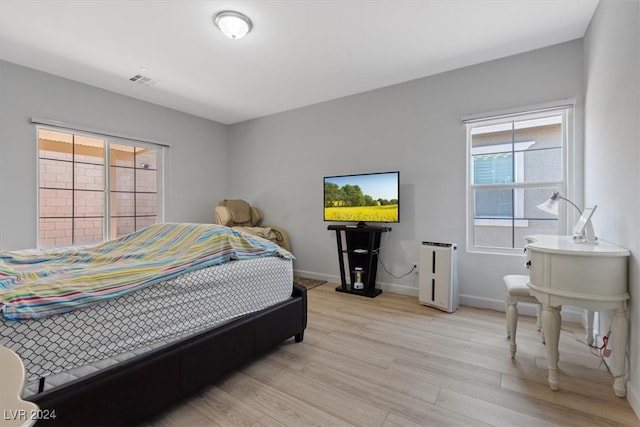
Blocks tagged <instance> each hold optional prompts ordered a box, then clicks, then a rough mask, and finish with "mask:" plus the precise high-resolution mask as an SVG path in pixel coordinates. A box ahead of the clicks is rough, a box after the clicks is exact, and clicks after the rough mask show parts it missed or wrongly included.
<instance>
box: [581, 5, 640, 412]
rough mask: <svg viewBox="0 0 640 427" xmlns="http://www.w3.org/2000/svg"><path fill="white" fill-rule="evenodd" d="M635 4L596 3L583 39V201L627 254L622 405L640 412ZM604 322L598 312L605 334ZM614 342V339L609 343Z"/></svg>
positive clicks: (639, 102) (639, 44)
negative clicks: (627, 333)
mask: <svg viewBox="0 0 640 427" xmlns="http://www.w3.org/2000/svg"><path fill="white" fill-rule="evenodd" d="M639 28H640V2H637V1H630V0H626V1H611V0H602V1H601V2H600V4H599V6H598V9H597V10H596V13H595V15H594V18H593V20H592V22H591V25H590V27H589V30H588V32H587V35H586V36H585V72H586V79H585V80H586V101H585V170H586V171H588V173H587V174H586V176H585V201H586V204H587V205H595V204H597V205H598V210H597V211H596V213H595V215H594V219H593V225H594V228H595V231H596V234H597V235H598V236H599V237H600V238H602V239H604V240H608V241H610V242H614V243H616V244H618V245H620V246H623V247H625V248H627V249H629V250H630V251H631V253H632V255H631V257H630V258H629V293H630V294H631V301H630V303H629V304H628V309H629V318H630V319H631V328H630V331H631V333H630V343H629V365H630V369H629V378H630V382H629V385H628V387H627V388H628V392H629V394H628V400H629V402H631V405H632V406H633V408H634V410H635V412H636V414H640V333H639V331H640V260H639V259H638V254H640V214H639V213H640V173H638V165H640V32H639V31H640V30H639ZM609 325H610V316H609V315H607V314H606V313H603V316H602V319H601V320H600V325H599V328H600V331H601V332H602V333H603V334H606V331H607V330H608V328H609ZM614 339H615V337H614Z"/></svg>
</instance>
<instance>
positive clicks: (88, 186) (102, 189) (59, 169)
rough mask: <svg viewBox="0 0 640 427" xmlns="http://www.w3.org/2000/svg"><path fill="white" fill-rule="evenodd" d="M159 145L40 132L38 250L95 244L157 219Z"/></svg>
mask: <svg viewBox="0 0 640 427" xmlns="http://www.w3.org/2000/svg"><path fill="white" fill-rule="evenodd" d="M161 164H162V146H159V145H153V144H149V143H142V142H139V141H129V140H123V139H117V138H111V137H105V136H102V135H95V134H89V133H79V132H75V131H67V130H60V129H48V128H43V127H39V128H38V165H39V167H38V206H39V212H38V246H39V247H56V246H69V245H76V244H91V243H99V242H102V241H104V240H106V239H113V238H116V237H119V236H122V235H125V234H128V233H131V232H133V231H136V230H139V229H141V228H143V227H146V226H147V225H151V224H154V223H156V222H158V221H161V220H162V218H161V212H162V209H161V201H162V197H161V195H162V186H161V183H162V170H161V168H160V165H161Z"/></svg>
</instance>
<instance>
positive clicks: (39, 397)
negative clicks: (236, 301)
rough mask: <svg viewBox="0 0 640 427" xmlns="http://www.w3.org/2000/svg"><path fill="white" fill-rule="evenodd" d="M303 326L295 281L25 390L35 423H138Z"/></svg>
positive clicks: (300, 291)
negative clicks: (60, 381) (160, 341)
mask: <svg viewBox="0 0 640 427" xmlns="http://www.w3.org/2000/svg"><path fill="white" fill-rule="evenodd" d="M306 326H307V290H306V288H304V287H302V286H298V285H295V284H294V285H293V294H292V298H291V299H289V300H287V301H285V302H282V303H279V304H276V305H274V306H272V307H268V308H266V309H264V310H261V311H258V312H256V313H251V314H248V315H245V316H242V317H240V318H238V319H235V320H233V321H231V322H229V323H225V324H224V325H222V326H218V327H215V328H212V329H209V330H207V331H204V332H202V333H199V334H198V335H194V336H192V337H188V338H185V339H183V340H180V341H177V342H174V343H171V344H168V345H166V346H164V347H162V348H159V349H157V350H154V351H152V352H149V353H146V354H143V355H140V356H136V357H134V358H131V359H128V360H126V361H124V362H123V363H119V364H117V365H114V366H112V367H110V368H107V369H104V370H102V371H100V372H97V373H95V374H92V375H89V376H86V377H83V378H80V379H78V380H75V381H72V382H70V383H67V384H65V385H63V386H60V387H56V388H55V389H51V390H48V391H45V392H42V393H40V394H36V395H34V396H31V397H29V398H28V400H31V401H32V402H34V403H36V404H37V405H38V406H39V407H40V413H39V415H40V416H41V418H40V419H39V420H38V422H37V423H36V426H41V425H42V426H44V425H64V426H72V425H81V426H89V425H103V426H106V425H108V426H123V425H139V424H141V423H143V422H144V421H148V420H150V419H151V418H152V417H153V416H155V415H157V414H159V413H160V412H162V411H164V410H166V409H168V408H170V407H171V406H173V405H175V404H176V403H178V402H180V401H181V400H182V399H184V398H186V397H188V396H190V395H192V394H194V393H195V392H197V391H198V390H200V389H202V388H203V387H205V386H206V385H207V384H211V383H213V382H215V381H216V380H218V379H219V378H220V377H222V376H223V375H224V374H226V373H228V372H230V371H232V370H234V369H237V368H239V367H241V366H242V365H244V364H246V363H248V362H249V361H251V360H252V359H254V358H256V357H258V356H260V355H263V354H265V353H266V352H267V351H269V350H270V349H272V348H273V347H274V346H276V345H277V344H279V343H281V342H282V341H284V340H287V339H289V338H291V337H292V336H295V341H296V342H300V341H302V339H303V338H304V330H305V328H306ZM54 412H55V418H53V417H52V416H53V415H54Z"/></svg>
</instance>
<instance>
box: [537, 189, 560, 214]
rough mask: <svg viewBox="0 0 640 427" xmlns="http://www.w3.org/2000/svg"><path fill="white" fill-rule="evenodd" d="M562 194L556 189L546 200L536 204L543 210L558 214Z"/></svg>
mask: <svg viewBox="0 0 640 427" xmlns="http://www.w3.org/2000/svg"><path fill="white" fill-rule="evenodd" d="M559 196H560V194H559V193H558V192H557V191H556V192H555V193H553V194H552V195H551V197H549V198H548V199H547V200H545V201H544V202H542V203H540V204H539V205H538V206H536V207H537V208H538V209H540V210H541V211H543V212H546V213H548V214H551V215H555V216H558V200H559V199H560V197H559Z"/></svg>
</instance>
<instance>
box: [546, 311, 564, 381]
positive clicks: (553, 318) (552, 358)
mask: <svg viewBox="0 0 640 427" xmlns="http://www.w3.org/2000/svg"><path fill="white" fill-rule="evenodd" d="M560 322H561V318H560V307H552V306H550V305H544V306H543V307H542V330H543V332H544V338H545V341H546V344H547V368H548V370H549V373H548V381H549V387H550V388H551V390H557V389H558V386H559V385H560V382H559V381H558V343H559V342H560Z"/></svg>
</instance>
